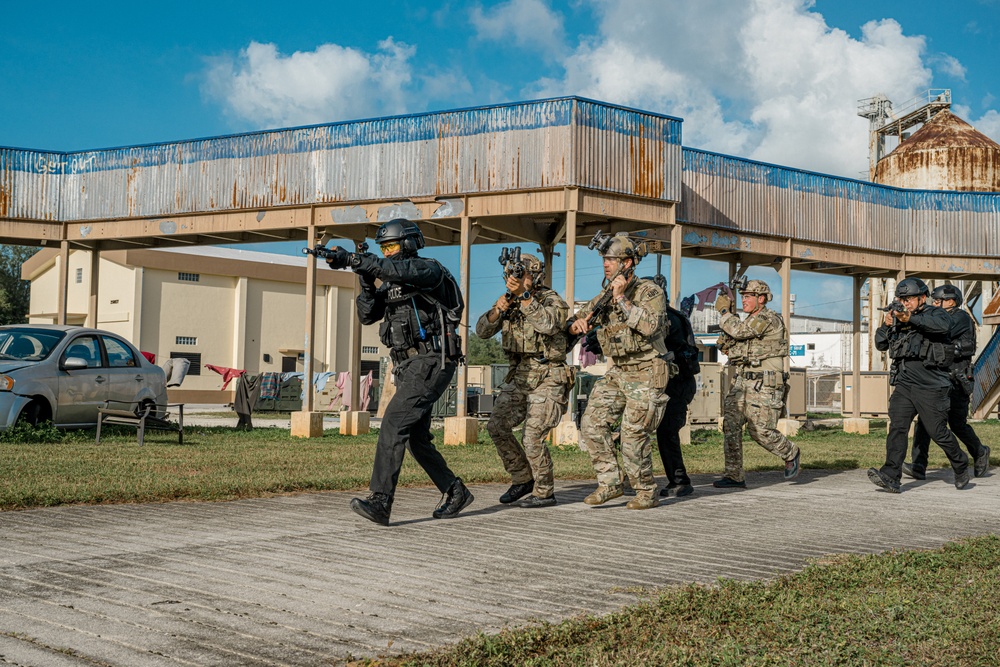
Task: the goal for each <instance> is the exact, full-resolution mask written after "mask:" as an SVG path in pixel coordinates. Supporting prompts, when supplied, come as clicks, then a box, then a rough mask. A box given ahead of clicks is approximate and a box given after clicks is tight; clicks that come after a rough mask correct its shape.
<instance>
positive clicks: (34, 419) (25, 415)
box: [16, 400, 52, 426]
mask: <svg viewBox="0 0 1000 667" xmlns="http://www.w3.org/2000/svg"><path fill="white" fill-rule="evenodd" d="M51 419H52V416H51V415H50V414H49V410H48V406H46V405H44V404H43V403H42V402H41V401H38V400H34V401H32V402H31V403H28V404H27V405H26V406H24V407H23V408H22V409H21V414H19V415H18V416H17V422H16V423H17V424H30V425H31V426H38V425H39V424H41V423H42V422H46V421H49V420H51Z"/></svg>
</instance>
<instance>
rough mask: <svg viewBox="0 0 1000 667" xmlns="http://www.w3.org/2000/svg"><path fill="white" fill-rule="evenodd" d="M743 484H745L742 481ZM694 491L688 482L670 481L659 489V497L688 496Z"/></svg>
mask: <svg viewBox="0 0 1000 667" xmlns="http://www.w3.org/2000/svg"><path fill="white" fill-rule="evenodd" d="M744 486H746V484H745V483H744ZM692 493H694V487H693V486H691V485H690V484H677V483H676V482H671V483H670V484H667V488H665V489H660V497H661V498H683V497H684V496H690V495H691V494H692Z"/></svg>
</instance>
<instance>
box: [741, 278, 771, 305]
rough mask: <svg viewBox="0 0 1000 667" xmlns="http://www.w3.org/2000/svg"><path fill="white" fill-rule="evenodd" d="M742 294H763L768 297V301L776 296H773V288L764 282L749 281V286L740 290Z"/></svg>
mask: <svg viewBox="0 0 1000 667" xmlns="http://www.w3.org/2000/svg"><path fill="white" fill-rule="evenodd" d="M740 294H757V295H760V294H763V295H764V296H766V297H767V301H771V300H772V299H773V298H774V295H773V294H771V288H770V287H768V286H767V283H765V282H764V281H763V280H748V281H747V286H746V287H744V288H743V289H741V290H740Z"/></svg>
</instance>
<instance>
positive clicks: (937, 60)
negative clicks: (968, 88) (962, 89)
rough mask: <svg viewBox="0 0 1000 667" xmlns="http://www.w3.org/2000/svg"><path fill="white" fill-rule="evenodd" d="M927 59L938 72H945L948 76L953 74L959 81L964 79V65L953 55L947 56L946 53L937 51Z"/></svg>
mask: <svg viewBox="0 0 1000 667" xmlns="http://www.w3.org/2000/svg"><path fill="white" fill-rule="evenodd" d="M928 61H929V62H930V63H931V64H932V65H933V66H934V68H935V69H936V70H938V71H939V72H942V73H943V74H947V75H948V76H953V77H955V78H956V79H959V80H961V81H965V73H966V69H965V65H963V64H962V63H961V62H960V61H959V60H958V58H956V57H955V56H949V55H948V54H947V53H939V54H937V55H934V56H931V57H930V58H929V59H928Z"/></svg>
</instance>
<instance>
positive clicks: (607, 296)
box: [566, 269, 635, 349]
mask: <svg viewBox="0 0 1000 667" xmlns="http://www.w3.org/2000/svg"><path fill="white" fill-rule="evenodd" d="M621 273H622V269H618V271H617V272H616V273H615V274H614V275H613V276H611V279H610V280H609V281H608V284H607V285H606V286H605V287H604V289H603V290H602V291H601V293H600V295H599V296H598V297H597V300H596V301H595V302H594V307H593V308H592V309H591V311H590V314H589V315H587V319H586V320H585V321H586V322H587V323H589V322H590V321H591V320H592V319H594V318H595V317H599V316H600V315H601V314H602V313H604V311H605V310H607V309H608V306H610V305H611V299H612V298H613V297H614V292H613V290H612V289H611V283H613V282H614V281H615V278H617V277H618V276H620V275H621ZM633 280H635V272H634V271H632V272H630V274H629V278H628V283H627V285H626V289H628V285H631V284H632V281H633ZM578 319H580V318H578V317H571V318H569V320H568V321H567V322H566V335H567V337H568V338H569V340H568V341H567V346H568V348H569V349H573V347H574V346H576V344H577V342H579V340H580V339H581V338H583V337H584V336H585V335H587V334H574V333H570V332H569V328H570V327H571V326H572V325H573V322H575V321H576V320H578Z"/></svg>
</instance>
